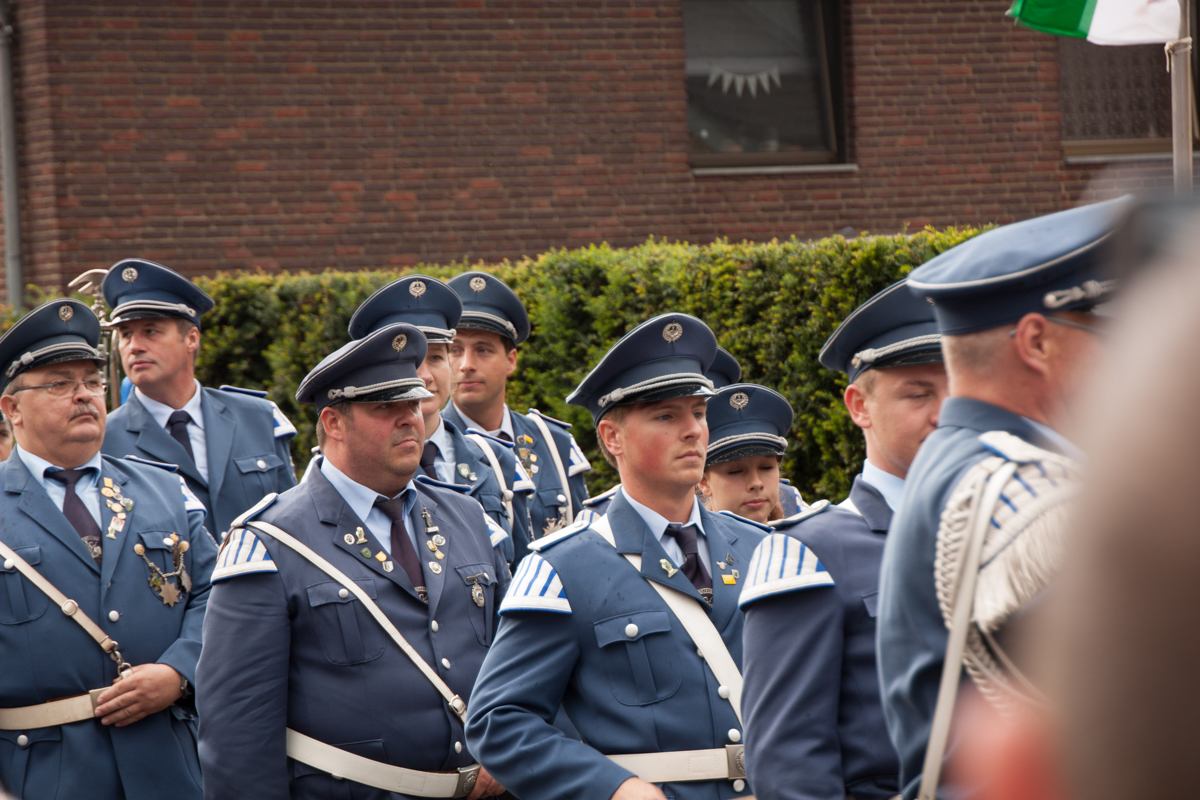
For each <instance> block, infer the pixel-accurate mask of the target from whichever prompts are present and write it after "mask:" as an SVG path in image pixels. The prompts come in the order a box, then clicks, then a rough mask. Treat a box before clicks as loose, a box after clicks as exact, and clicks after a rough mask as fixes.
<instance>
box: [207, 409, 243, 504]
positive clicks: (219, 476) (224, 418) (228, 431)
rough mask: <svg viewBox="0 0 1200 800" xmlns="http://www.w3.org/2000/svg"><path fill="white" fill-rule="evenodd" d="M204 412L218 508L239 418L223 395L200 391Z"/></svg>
mask: <svg viewBox="0 0 1200 800" xmlns="http://www.w3.org/2000/svg"><path fill="white" fill-rule="evenodd" d="M200 413H201V415H203V417H204V444H205V446H206V448H207V449H208V496H209V499H210V501H211V502H210V505H212V507H213V508H214V509H215V508H216V505H217V496H218V495H220V493H221V484H223V483H224V482H225V467H226V465H227V464H228V463H229V453H230V452H231V451H232V450H233V441H234V437H235V436H237V418H236V417H234V415H233V412H232V411H231V410H230V409H229V407H228V406H227V405H225V403H224V402H223V401H222V400H221V397H220V392H214V391H211V390H206V389H204V388H203V387H202V388H201V389H200Z"/></svg>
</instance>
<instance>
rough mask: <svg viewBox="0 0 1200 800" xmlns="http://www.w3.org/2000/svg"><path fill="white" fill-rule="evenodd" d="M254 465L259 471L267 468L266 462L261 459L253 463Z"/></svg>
mask: <svg viewBox="0 0 1200 800" xmlns="http://www.w3.org/2000/svg"><path fill="white" fill-rule="evenodd" d="M254 463H255V464H256V465H257V466H258V468H259V469H266V468H267V462H265V461H263V460H262V459H261V458H260V459H259V460H258V461H255V462H254Z"/></svg>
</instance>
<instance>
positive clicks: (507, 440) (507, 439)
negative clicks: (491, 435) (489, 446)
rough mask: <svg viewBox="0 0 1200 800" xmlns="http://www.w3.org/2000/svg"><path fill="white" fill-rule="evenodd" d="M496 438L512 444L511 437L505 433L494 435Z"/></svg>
mask: <svg viewBox="0 0 1200 800" xmlns="http://www.w3.org/2000/svg"><path fill="white" fill-rule="evenodd" d="M496 438H497V439H503V440H504V441H506V442H508V443H509V444H512V437H511V436H509V435H508V432H507V431H500V432H499V433H497V434H496Z"/></svg>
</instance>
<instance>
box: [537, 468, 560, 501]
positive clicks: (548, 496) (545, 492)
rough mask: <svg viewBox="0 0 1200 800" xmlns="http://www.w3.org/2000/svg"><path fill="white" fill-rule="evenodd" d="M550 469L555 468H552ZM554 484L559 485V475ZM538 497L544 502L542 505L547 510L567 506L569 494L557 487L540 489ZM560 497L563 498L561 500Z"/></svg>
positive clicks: (555, 477)
mask: <svg viewBox="0 0 1200 800" xmlns="http://www.w3.org/2000/svg"><path fill="white" fill-rule="evenodd" d="M550 469H554V468H553V467H550ZM554 482H555V483H558V476H557V475H555V476H554ZM537 496H538V499H539V500H541V501H542V505H544V506H545V507H546V508H553V507H555V506H565V505H566V504H567V493H566V492H564V491H563V490H562V489H559V488H557V487H551V488H549V489H538V492H537ZM560 497H561V498H562V499H561V500H559V498H560Z"/></svg>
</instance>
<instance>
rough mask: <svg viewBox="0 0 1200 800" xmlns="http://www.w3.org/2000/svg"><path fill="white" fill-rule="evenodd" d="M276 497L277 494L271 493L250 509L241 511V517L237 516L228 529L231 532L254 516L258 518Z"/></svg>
mask: <svg viewBox="0 0 1200 800" xmlns="http://www.w3.org/2000/svg"><path fill="white" fill-rule="evenodd" d="M278 497H279V494H278V493H277V492H271V493H270V494H269V495H267V496H266V497H264V498H263V499H262V500H259V501H258V502H257V503H255V504H254V505H252V506H250V508H248V509H246V510H245V511H243V512H242V514H241V516H239V517H238V518H237V519H235V520H234V521H233V524H232V525H230V526H229V529H230V530H233V529H234V528H238V527H240V526H242V525H245V524H246V522H247V521H248V520H252V519H254V518H255V517H256V516H258V514H259V512H261V511H262V510H263V509H265V508H266V507H267V506H269V505H271V503H274V502H275V500H276V498H278Z"/></svg>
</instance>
